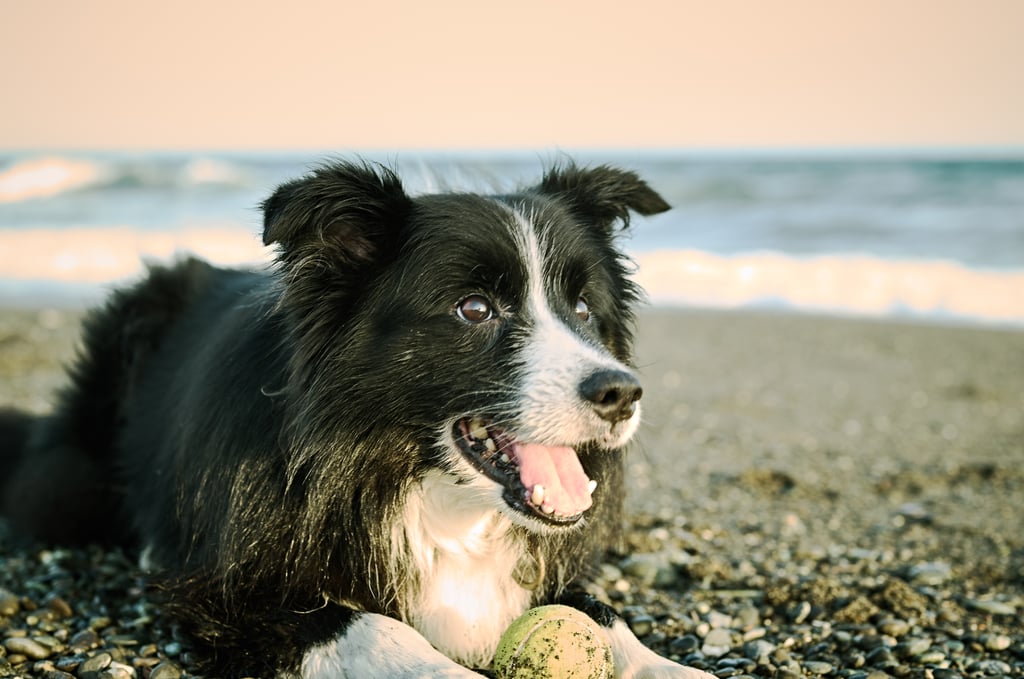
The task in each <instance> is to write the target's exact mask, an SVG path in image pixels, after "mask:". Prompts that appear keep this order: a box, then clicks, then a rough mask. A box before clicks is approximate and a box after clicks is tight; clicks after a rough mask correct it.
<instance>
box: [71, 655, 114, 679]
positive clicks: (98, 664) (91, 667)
mask: <svg viewBox="0 0 1024 679" xmlns="http://www.w3.org/2000/svg"><path fill="white" fill-rule="evenodd" d="M113 661H114V659H113V658H112V657H111V656H110V654H109V653H97V654H96V655H94V656H92V657H91V658H88V659H86V660H84V661H83V662H82V664H81V665H79V666H78V674H79V676H82V677H88V676H89V675H98V674H99V673H100V672H102V671H103V670H105V669H107V668H108V667H110V663H112V662H113Z"/></svg>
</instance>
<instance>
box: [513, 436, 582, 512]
mask: <svg viewBox="0 0 1024 679" xmlns="http://www.w3.org/2000/svg"><path fill="white" fill-rule="evenodd" d="M515 453H516V458H518V460H519V480H520V481H522V482H523V485H524V486H526V490H527V491H530V492H532V491H533V489H534V487H535V486H536V485H537V484H540V485H542V486H544V502H543V504H545V505H548V506H550V507H553V508H554V510H555V513H557V514H562V515H564V516H573V515H575V514H579V513H580V512H583V511H585V510H587V509H589V508H590V505H591V504H593V501H592V500H591V499H590V489H589V488H588V487H587V486H588V485H589V483H590V479H589V478H587V474H586V473H585V472H584V471H583V466H582V465H581V464H580V459H579V458H578V457H577V456H576V451H575V450H573V449H572V448H569V447H567V446H542V445H539V444H536V443H520V444H518V445H517V446H516V451H515Z"/></svg>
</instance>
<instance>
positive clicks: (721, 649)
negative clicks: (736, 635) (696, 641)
mask: <svg viewBox="0 0 1024 679" xmlns="http://www.w3.org/2000/svg"><path fill="white" fill-rule="evenodd" d="M729 650H730V647H729V646H716V645H714V644H709V643H707V642H705V643H704V645H703V646H701V647H700V652H701V653H703V654H704V655H706V656H708V657H710V658H719V657H721V656H723V655H725V654H726V653H728V652H729Z"/></svg>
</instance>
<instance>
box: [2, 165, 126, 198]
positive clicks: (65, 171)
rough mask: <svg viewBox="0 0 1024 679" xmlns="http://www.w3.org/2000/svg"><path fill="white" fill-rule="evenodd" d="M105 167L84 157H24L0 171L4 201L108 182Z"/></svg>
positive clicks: (42, 196)
mask: <svg viewBox="0 0 1024 679" xmlns="http://www.w3.org/2000/svg"><path fill="white" fill-rule="evenodd" d="M108 174H109V173H108V172H107V171H106V170H105V169H104V168H103V166H101V165H98V164H96V163H92V162H89V161H84V160H72V159H70V158H58V157H46V158H32V159H29V160H23V161H20V162H17V163H14V164H13V165H10V166H9V167H7V168H4V169H3V170H2V171H0V203H15V202H18V201H22V200H30V199H33V198H48V197H51V196H56V195H58V194H61V193H65V192H67V191H73V190H75V189H80V188H83V187H86V186H92V185H95V184H98V183H101V182H103V181H105V180H106V179H107V177H108Z"/></svg>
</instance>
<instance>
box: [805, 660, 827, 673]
mask: <svg viewBox="0 0 1024 679" xmlns="http://www.w3.org/2000/svg"><path fill="white" fill-rule="evenodd" d="M804 669H805V670H807V671H808V672H810V673H811V674H828V673H830V672H831V671H832V663H827V662H822V661H819V660H808V661H806V662H804Z"/></svg>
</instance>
